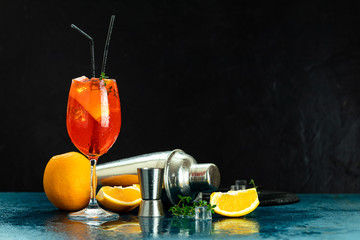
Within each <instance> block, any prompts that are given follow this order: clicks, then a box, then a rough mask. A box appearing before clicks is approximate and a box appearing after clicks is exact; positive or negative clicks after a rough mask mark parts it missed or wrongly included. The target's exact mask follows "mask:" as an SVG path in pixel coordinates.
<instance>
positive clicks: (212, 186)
mask: <svg viewBox="0 0 360 240" xmlns="http://www.w3.org/2000/svg"><path fill="white" fill-rule="evenodd" d="M189 180H190V181H189V182H190V186H191V189H193V190H198V191H202V192H205V191H215V190H216V189H217V188H218V187H219V186H220V171H219V169H218V167H217V166H216V165H215V164H212V163H204V164H193V165H191V167H190V179H189Z"/></svg>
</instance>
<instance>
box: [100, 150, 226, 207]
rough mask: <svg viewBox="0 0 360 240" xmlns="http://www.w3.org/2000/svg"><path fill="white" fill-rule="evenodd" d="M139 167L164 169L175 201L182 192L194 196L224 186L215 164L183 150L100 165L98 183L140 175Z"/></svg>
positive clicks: (170, 193) (170, 194) (165, 178)
mask: <svg viewBox="0 0 360 240" xmlns="http://www.w3.org/2000/svg"><path fill="white" fill-rule="evenodd" d="M138 168H164V188H165V192H166V196H167V198H168V200H169V201H170V202H171V203H172V204H176V203H177V202H178V201H179V198H178V195H182V196H191V197H192V198H193V199H194V198H195V197H196V196H197V195H198V193H199V192H210V191H215V190H216V189H217V188H218V187H219V185H220V171H219V169H218V167H217V166H216V165H215V164H212V163H203V164H198V163H197V162H196V160H195V159H194V158H193V157H192V156H190V155H189V154H186V153H185V152H184V151H182V150H180V149H175V150H173V151H165V152H157V153H149V154H144V155H140V156H135V157H131V158H126V159H120V160H117V161H113V162H108V163H103V164H99V165H98V166H97V167H96V174H97V177H98V184H100V185H108V184H107V183H108V182H109V181H108V180H109V179H114V178H117V177H120V178H121V177H125V178H128V177H131V176H133V177H135V176H136V178H137V169H138Z"/></svg>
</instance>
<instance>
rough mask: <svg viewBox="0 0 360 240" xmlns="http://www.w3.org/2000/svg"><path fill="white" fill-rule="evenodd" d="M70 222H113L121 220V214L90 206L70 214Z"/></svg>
mask: <svg viewBox="0 0 360 240" xmlns="http://www.w3.org/2000/svg"><path fill="white" fill-rule="evenodd" d="M68 217H69V219H70V220H75V221H112V220H116V219H118V218H119V214H117V213H112V212H108V211H105V210H104V209H102V208H101V207H99V205H97V204H96V205H89V206H87V207H86V208H84V209H83V210H80V211H78V212H73V213H69V215H68Z"/></svg>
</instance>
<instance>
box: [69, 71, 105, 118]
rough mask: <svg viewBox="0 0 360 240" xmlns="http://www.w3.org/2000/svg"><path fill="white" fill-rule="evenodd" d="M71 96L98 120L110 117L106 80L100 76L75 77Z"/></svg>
mask: <svg viewBox="0 0 360 240" xmlns="http://www.w3.org/2000/svg"><path fill="white" fill-rule="evenodd" d="M72 84H73V85H72V87H71V89H70V93H69V94H70V96H71V97H72V98H73V99H75V100H76V101H77V102H78V103H79V104H80V105H81V106H82V107H83V108H84V109H85V110H86V111H87V112H88V113H89V114H90V115H91V116H92V117H93V118H94V119H95V120H96V121H98V122H99V123H101V122H104V121H105V122H106V121H107V119H108V118H109V102H108V97H107V89H106V87H105V86H104V82H102V81H100V80H99V79H98V78H91V79H90V80H89V79H88V78H87V77H85V76H82V77H78V78H75V79H73V83H72Z"/></svg>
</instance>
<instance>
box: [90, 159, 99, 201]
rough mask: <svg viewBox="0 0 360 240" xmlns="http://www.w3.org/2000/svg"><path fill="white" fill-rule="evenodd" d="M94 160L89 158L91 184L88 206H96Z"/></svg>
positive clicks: (95, 160)
mask: <svg viewBox="0 0 360 240" xmlns="http://www.w3.org/2000/svg"><path fill="white" fill-rule="evenodd" d="M96 162H97V159H96V158H90V164H91V180H90V182H91V184H90V203H89V205H90V206H94V205H97V201H96V185H97V181H96Z"/></svg>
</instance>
